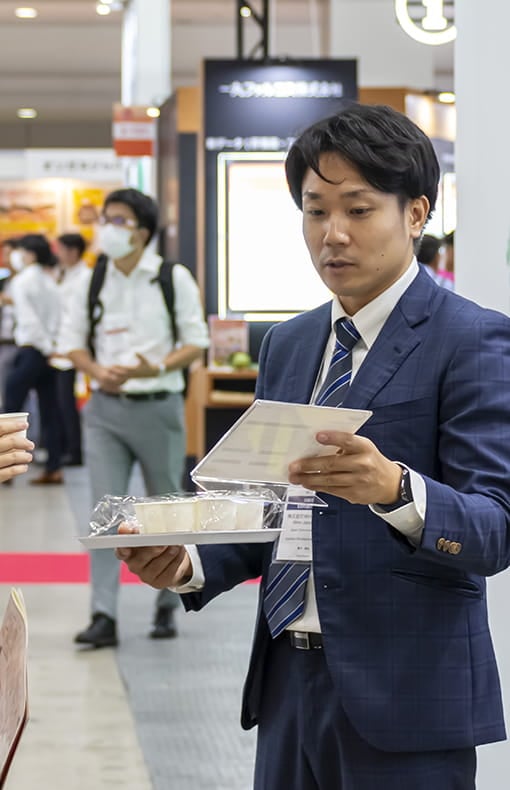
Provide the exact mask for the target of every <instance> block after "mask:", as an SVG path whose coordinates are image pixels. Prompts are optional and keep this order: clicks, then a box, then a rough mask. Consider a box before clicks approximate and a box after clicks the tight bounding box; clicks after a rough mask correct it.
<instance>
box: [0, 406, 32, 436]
mask: <svg viewBox="0 0 510 790" xmlns="http://www.w3.org/2000/svg"><path fill="white" fill-rule="evenodd" d="M0 420H27V421H28V411H11V412H4V413H3V414H0ZM13 435H14V436H21V437H22V438H23V439H26V438H27V429H26V428H24V429H23V430H22V431H16V433H15V434H13Z"/></svg>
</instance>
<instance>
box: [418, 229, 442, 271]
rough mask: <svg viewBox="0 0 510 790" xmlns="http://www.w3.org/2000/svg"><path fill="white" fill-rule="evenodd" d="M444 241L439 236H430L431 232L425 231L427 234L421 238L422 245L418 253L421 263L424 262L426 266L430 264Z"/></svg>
mask: <svg viewBox="0 0 510 790" xmlns="http://www.w3.org/2000/svg"><path fill="white" fill-rule="evenodd" d="M442 243H443V242H442V241H441V239H438V238H437V236H430V235H429V234H427V233H425V235H424V236H422V238H421V241H420V246H419V247H418V251H417V253H416V257H417V259H418V261H419V263H424V264H425V265H426V266H430V265H431V263H432V261H433V260H434V258H435V257H436V255H437V253H438V252H439V250H440V249H441V245H442Z"/></svg>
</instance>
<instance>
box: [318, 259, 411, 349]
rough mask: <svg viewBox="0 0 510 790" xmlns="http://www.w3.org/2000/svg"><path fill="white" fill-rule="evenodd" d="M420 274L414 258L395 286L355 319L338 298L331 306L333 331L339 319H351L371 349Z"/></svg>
mask: <svg viewBox="0 0 510 790" xmlns="http://www.w3.org/2000/svg"><path fill="white" fill-rule="evenodd" d="M418 272H419V268H418V263H417V260H416V258H415V257H413V259H412V261H411V263H410V264H409V266H408V268H407V269H406V271H405V272H404V274H403V275H402V276H401V277H399V279H398V280H397V281H396V282H394V283H393V285H390V287H389V288H387V289H386V290H385V291H383V292H382V294H379V296H376V298H375V299H372V301H371V302H369V303H368V304H367V305H365V307H362V308H361V310H358V312H357V313H356V315H355V316H354V318H353V317H352V316H349V315H347V313H346V312H345V310H344V308H343V307H342V305H341V304H340V302H339V300H338V299H337V298H335V299H333V302H332V306H331V326H332V329H334V326H335V322H336V321H338V319H339V318H351V319H352V320H353V323H354V325H355V326H356V329H357V330H358V332H359V333H360V335H361V339H362V340H363V342H364V344H365V346H366V347H367V348H368V349H369V348H371V347H372V346H373V345H374V343H375V341H376V339H377V335H378V334H379V332H380V331H381V329H382V328H383V326H384V324H385V323H386V321H387V319H388V318H389V316H390V313H391V311H392V310H393V308H394V307H395V306H396V304H397V302H398V301H399V299H400V297H401V296H402V294H403V293H404V292H405V291H407V289H408V288H409V286H410V285H411V283H412V281H413V280H414V278H415V277H416V275H417V274H418Z"/></svg>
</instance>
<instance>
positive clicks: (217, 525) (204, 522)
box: [197, 496, 237, 532]
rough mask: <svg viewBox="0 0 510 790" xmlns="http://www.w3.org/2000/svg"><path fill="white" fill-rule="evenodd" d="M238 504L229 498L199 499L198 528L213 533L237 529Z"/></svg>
mask: <svg viewBox="0 0 510 790" xmlns="http://www.w3.org/2000/svg"><path fill="white" fill-rule="evenodd" d="M236 518H237V504H236V502H234V501H232V499H230V498H229V497H208V496H203V497H198V499H197V524H198V526H197V528H198V529H199V530H207V531H213V532H224V531H225V530H229V529H231V530H234V529H236Z"/></svg>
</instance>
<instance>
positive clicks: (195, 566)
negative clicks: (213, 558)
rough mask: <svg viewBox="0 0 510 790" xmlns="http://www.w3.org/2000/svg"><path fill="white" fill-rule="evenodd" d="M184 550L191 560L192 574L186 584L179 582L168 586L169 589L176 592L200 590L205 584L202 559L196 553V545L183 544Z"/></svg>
mask: <svg viewBox="0 0 510 790" xmlns="http://www.w3.org/2000/svg"><path fill="white" fill-rule="evenodd" d="M184 548H185V549H186V551H187V552H188V556H189V558H190V560H191V567H192V571H193V574H192V576H191V579H190V580H189V582H186V584H180V585H179V586H178V587H170V588H169V589H170V590H172V591H173V592H176V593H179V594H181V593H190V592H198V591H199V590H202V589H203V587H204V585H205V574H204V568H203V566H202V560H201V559H200V554H199V553H198V549H197V547H196V546H194V545H193V546H184Z"/></svg>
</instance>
